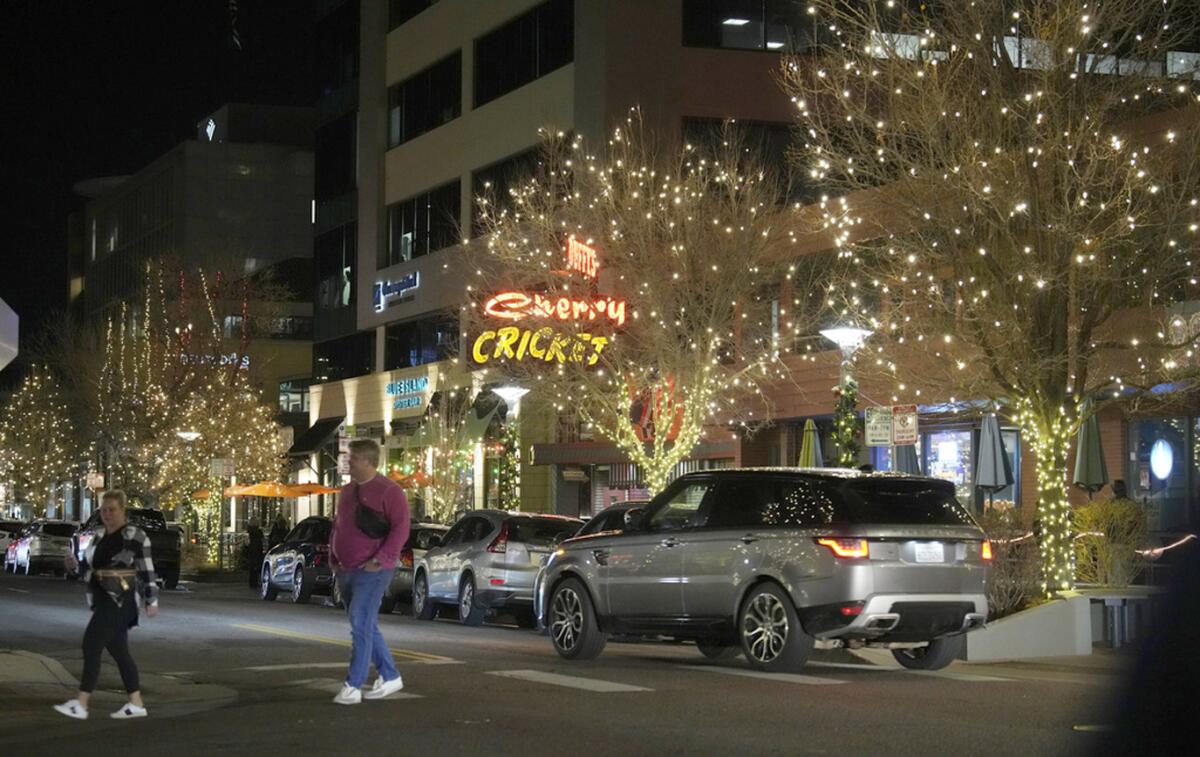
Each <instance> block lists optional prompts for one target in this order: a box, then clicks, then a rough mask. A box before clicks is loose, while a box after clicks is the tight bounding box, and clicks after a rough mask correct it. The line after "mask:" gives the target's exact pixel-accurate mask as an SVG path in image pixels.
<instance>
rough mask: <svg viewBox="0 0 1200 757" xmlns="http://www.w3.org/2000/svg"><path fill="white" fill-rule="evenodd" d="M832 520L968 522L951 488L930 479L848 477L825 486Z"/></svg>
mask: <svg viewBox="0 0 1200 757" xmlns="http://www.w3.org/2000/svg"><path fill="white" fill-rule="evenodd" d="M829 489H830V491H829V494H830V500H831V504H832V506H833V522H835V523H877V524H900V525H928V526H956V525H964V524H968V525H969V524H972V523H974V521H973V520H972V519H971V516H970V515H969V514H968V513H967V511H966V510H964V509H963V507H962V505H960V504H959V502H958V500H957V499H956V497H955V490H954V489H952V488H951V487H949V486H946V485H944V484H942V485H939V484H938V482H934V481H919V480H918V481H904V480H899V481H894V480H888V479H869V478H868V479H848V480H846V481H845V482H844V483H841V484H839V485H836V486H831V487H829Z"/></svg>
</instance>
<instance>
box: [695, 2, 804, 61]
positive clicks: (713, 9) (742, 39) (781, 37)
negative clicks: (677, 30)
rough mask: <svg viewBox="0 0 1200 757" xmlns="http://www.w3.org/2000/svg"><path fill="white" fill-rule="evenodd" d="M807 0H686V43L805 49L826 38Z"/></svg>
mask: <svg viewBox="0 0 1200 757" xmlns="http://www.w3.org/2000/svg"><path fill="white" fill-rule="evenodd" d="M809 5H810V3H809V2H808V1H807V0H722V1H721V2H714V1H713V0H683V44H684V45H685V46H687V47H723V48H727V49H731V50H767V51H778V52H783V51H785V50H794V51H796V52H805V51H807V50H810V49H812V48H813V47H815V46H816V45H817V43H818V40H820V39H822V38H823V37H822V32H823V30H822V29H821V27H820V24H819V23H818V22H817V17H816V15H814V14H810V13H809V12H808V6H809Z"/></svg>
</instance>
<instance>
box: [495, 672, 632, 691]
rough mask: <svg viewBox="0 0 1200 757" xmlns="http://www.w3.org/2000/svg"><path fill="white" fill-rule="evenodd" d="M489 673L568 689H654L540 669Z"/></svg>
mask: <svg viewBox="0 0 1200 757" xmlns="http://www.w3.org/2000/svg"><path fill="white" fill-rule="evenodd" d="M488 675H490V676H499V677H501V678H515V679H517V680H520V681H531V682H533V683H545V684H549V685H551V686H565V687H566V688H568V689H582V690H584V691H594V692H598V693H601V694H612V693H617V692H630V691H654V689H648V688H646V687H645V686H633V685H630V684H627V683H615V682H613V681H601V680H599V679H597V678H580V677H579V676H564V675H559V674H557V673H543V672H542V671H540V670H492V671H489V672H488Z"/></svg>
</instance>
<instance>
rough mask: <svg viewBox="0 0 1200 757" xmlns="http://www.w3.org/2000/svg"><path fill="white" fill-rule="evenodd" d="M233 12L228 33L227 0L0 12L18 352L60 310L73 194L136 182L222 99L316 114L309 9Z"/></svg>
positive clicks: (3, 294) (1, 249)
mask: <svg viewBox="0 0 1200 757" xmlns="http://www.w3.org/2000/svg"><path fill="white" fill-rule="evenodd" d="M232 4H233V5H234V6H235V7H236V9H237V16H236V23H235V24H231V19H230V5H231V3H230V0H86V1H85V0H3V3H0V77H2V78H0V101H2V102H3V113H4V116H3V117H2V118H0V182H2V183H0V186H2V187H3V192H4V202H2V203H0V221H2V222H0V298H3V299H4V300H5V301H6V302H7V303H8V304H9V305H10V306H11V307H12V308H13V309H14V310H16V311H17V313H18V315H20V317H21V332H22V333H21V337H22V341H23V342H24V341H25V339H26V338H27V337H28V336H29V335H30V334H31V333H32V332H33V331H35V330H37V329H38V327H39V325H40V324H41V322H42V321H43V320H44V319H45V317H46V316H47V315H48V314H49V313H51V312H53V311H55V310H61V309H63V308H64V307H65V304H66V297H67V281H66V224H67V214H68V213H69V212H70V211H71V210H73V209H75V208H77V207H81V205H82V201H81V200H80V199H79V198H77V197H75V196H74V195H73V194H72V192H71V185H72V184H74V183H75V182H76V181H78V180H80V179H85V178H89V177H93V176H104V175H112V174H127V173H133V172H135V171H137V170H138V169H140V168H141V167H143V166H144V165H146V164H147V163H149V162H150V161H151V160H153V159H154V158H156V157H157V156H159V155H161V154H162V153H164V152H166V151H167V150H169V149H170V148H171V147H173V146H174V145H176V144H178V143H179V142H180V141H182V140H185V139H190V138H193V137H194V135H195V133H196V132H195V128H196V123H197V122H198V121H199V120H200V118H201V117H202V116H204V115H206V114H208V113H211V112H212V111H214V110H216V109H217V108H219V107H220V106H221V105H223V104H224V103H227V102H244V103H270V104H280V105H312V104H313V102H314V100H315V93H314V85H313V83H312V61H313V47H312V46H313V13H314V5H315V2H314V0H236V1H235V2H233V3H232ZM232 28H236V31H237V38H238V40H239V41H240V44H241V50H238V49H237V48H236V46H235V44H234V39H233V33H232V31H231V29H232ZM14 367H15V366H14ZM13 373H14V371H13V367H10V369H9V370H7V371H5V372H3V373H0V384H8V383H11V382H12V380H13V378H14V376H13Z"/></svg>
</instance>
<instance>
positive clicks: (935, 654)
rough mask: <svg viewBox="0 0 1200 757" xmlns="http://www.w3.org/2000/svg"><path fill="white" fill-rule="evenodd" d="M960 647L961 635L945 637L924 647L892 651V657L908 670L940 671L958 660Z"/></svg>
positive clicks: (961, 643) (961, 642)
mask: <svg viewBox="0 0 1200 757" xmlns="http://www.w3.org/2000/svg"><path fill="white" fill-rule="evenodd" d="M962 645H963V635H962V634H959V635H958V636H946V637H943V638H941V639H934V640H933V641H931V642H929V646H926V647H915V648H913V649H893V650H892V657H895V658H896V662H898V663H900V664H901V665H903V666H904V667H906V668H908V669H909V670H941V669H942V668H944V667H946V666H947V665H949V664H950V663H952V662H954V661H955V660H956V659H957V658H958V654H959V652H961V651H962Z"/></svg>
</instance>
